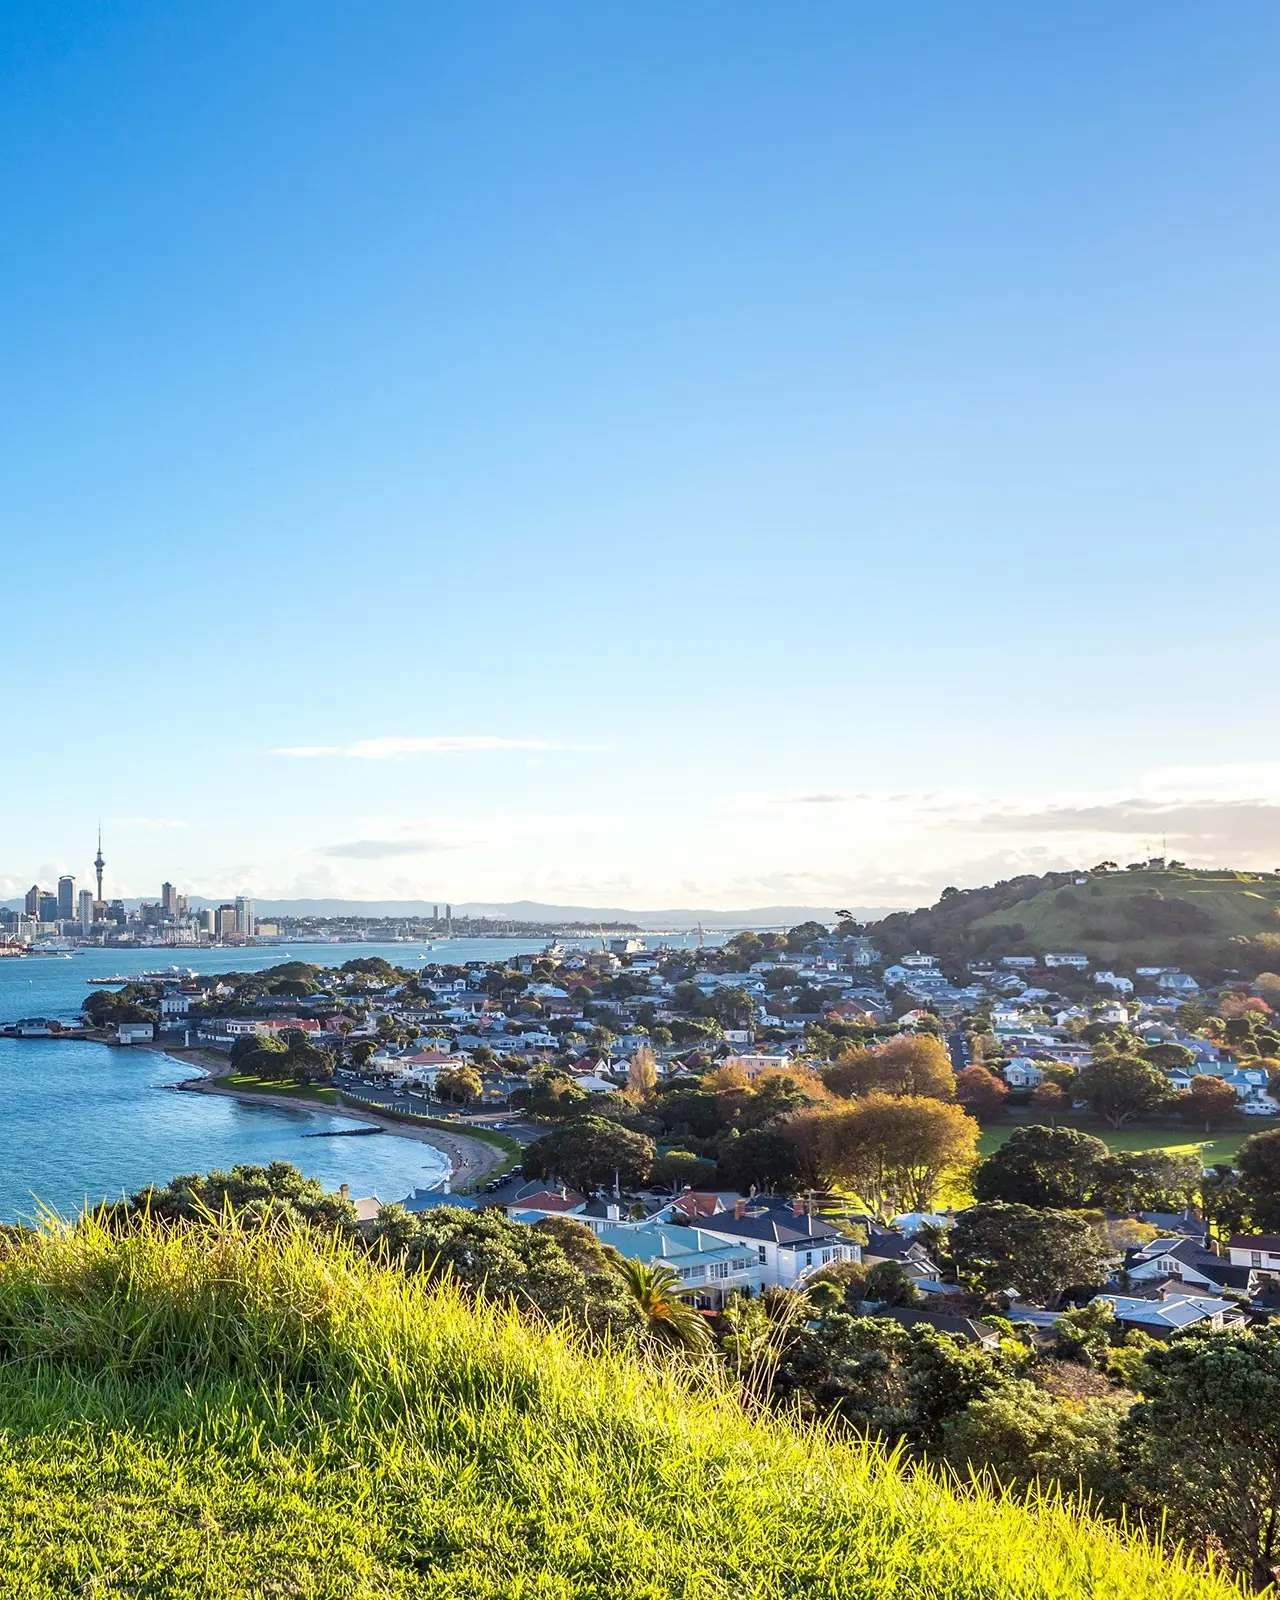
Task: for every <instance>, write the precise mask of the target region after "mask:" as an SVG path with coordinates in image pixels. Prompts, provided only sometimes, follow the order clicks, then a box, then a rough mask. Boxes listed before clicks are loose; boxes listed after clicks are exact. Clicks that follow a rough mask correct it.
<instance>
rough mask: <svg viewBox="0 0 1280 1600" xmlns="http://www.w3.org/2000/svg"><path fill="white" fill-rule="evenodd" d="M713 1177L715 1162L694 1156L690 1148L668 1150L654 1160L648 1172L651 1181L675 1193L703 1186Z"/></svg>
mask: <svg viewBox="0 0 1280 1600" xmlns="http://www.w3.org/2000/svg"><path fill="white" fill-rule="evenodd" d="M715 1177H716V1164H715V1162H714V1161H707V1160H706V1159H705V1158H704V1157H702V1156H696V1155H694V1154H693V1152H692V1151H691V1150H668V1151H667V1153H666V1155H662V1156H659V1157H658V1158H657V1159H656V1160H655V1161H654V1163H653V1170H652V1171H651V1172H650V1174H649V1178H650V1181H651V1182H653V1183H656V1184H659V1185H660V1186H661V1187H662V1188H664V1189H671V1190H673V1191H674V1192H676V1193H679V1191H680V1190H682V1189H701V1188H705V1187H706V1185H707V1184H709V1183H713V1182H714V1181H715Z"/></svg>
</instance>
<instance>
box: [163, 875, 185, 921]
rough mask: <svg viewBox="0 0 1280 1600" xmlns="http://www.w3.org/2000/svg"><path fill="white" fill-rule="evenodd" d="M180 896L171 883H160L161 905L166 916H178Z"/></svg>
mask: <svg viewBox="0 0 1280 1600" xmlns="http://www.w3.org/2000/svg"><path fill="white" fill-rule="evenodd" d="M179 898H180V897H179V894H178V891H177V890H176V889H175V888H174V886H173V885H172V884H171V883H162V884H161V885H160V905H161V907H162V908H163V910H164V914H165V916H166V917H176V916H177V915H178V900H179Z"/></svg>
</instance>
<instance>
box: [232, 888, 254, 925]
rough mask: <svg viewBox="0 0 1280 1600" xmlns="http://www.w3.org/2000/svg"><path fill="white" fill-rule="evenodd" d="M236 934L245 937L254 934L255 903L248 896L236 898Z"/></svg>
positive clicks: (241, 895) (239, 895) (240, 895)
mask: <svg viewBox="0 0 1280 1600" xmlns="http://www.w3.org/2000/svg"><path fill="white" fill-rule="evenodd" d="M236 932H237V933H243V934H245V935H249V934H252V932H253V901H252V900H250V899H249V897H248V895H243V894H238V895H237V896H236Z"/></svg>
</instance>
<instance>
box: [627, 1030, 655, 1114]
mask: <svg viewBox="0 0 1280 1600" xmlns="http://www.w3.org/2000/svg"><path fill="white" fill-rule="evenodd" d="M657 1083H658V1063H657V1061H656V1060H655V1058H654V1054H653V1051H652V1050H651V1049H650V1048H649V1046H648V1045H647V1044H642V1045H641V1046H640V1047H639V1048H638V1049H637V1051H636V1053H635V1054H634V1055H633V1056H632V1057H631V1062H630V1065H629V1066H628V1067H627V1095H628V1097H629V1098H630V1099H632V1100H634V1101H635V1102H636V1104H637V1105H643V1104H644V1102H645V1101H646V1100H647V1099H648V1098H649V1097H650V1095H651V1094H652V1093H653V1091H654V1089H655V1088H656V1087H657Z"/></svg>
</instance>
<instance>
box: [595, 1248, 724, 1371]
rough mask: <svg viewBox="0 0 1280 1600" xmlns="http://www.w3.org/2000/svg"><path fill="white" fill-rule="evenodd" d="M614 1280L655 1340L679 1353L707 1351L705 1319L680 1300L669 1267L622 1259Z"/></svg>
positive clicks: (676, 1281)
mask: <svg viewBox="0 0 1280 1600" xmlns="http://www.w3.org/2000/svg"><path fill="white" fill-rule="evenodd" d="M618 1276H619V1277H620V1278H621V1280H622V1284H623V1287H624V1288H625V1290H626V1291H627V1293H628V1295H630V1297H631V1300H632V1302H633V1303H634V1305H635V1307H636V1309H637V1311H639V1313H640V1315H641V1316H642V1317H643V1318H644V1320H645V1323H646V1325H647V1327H648V1329H649V1332H650V1333H651V1334H652V1335H653V1336H654V1337H655V1338H656V1339H658V1340H659V1341H660V1342H662V1343H663V1344H668V1345H672V1346H675V1347H676V1348H678V1349H682V1350H694V1351H703V1350H709V1349H710V1348H711V1344H712V1339H711V1328H710V1326H709V1325H708V1323H707V1319H706V1318H705V1317H704V1316H702V1315H701V1314H700V1313H699V1312H697V1311H695V1310H694V1308H693V1307H692V1306H691V1305H689V1304H688V1302H687V1301H685V1300H682V1299H681V1298H680V1291H681V1288H682V1287H683V1285H682V1284H681V1281H680V1277H679V1274H678V1273H676V1272H675V1271H674V1270H673V1269H672V1268H671V1267H668V1266H664V1265H663V1264H662V1263H660V1262H655V1263H654V1264H653V1265H649V1264H648V1263H646V1262H643V1261H633V1260H630V1259H625V1260H623V1262H622V1263H621V1265H620V1266H619V1267H618Z"/></svg>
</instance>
